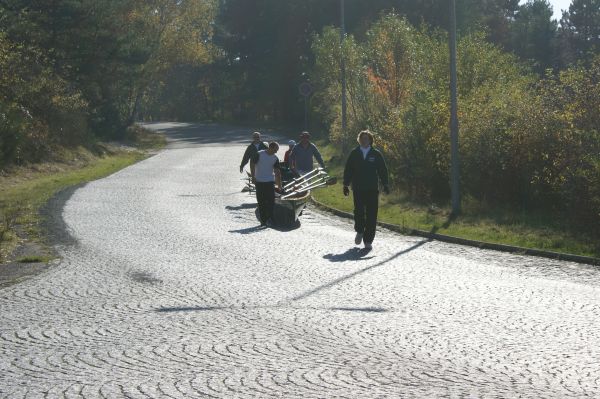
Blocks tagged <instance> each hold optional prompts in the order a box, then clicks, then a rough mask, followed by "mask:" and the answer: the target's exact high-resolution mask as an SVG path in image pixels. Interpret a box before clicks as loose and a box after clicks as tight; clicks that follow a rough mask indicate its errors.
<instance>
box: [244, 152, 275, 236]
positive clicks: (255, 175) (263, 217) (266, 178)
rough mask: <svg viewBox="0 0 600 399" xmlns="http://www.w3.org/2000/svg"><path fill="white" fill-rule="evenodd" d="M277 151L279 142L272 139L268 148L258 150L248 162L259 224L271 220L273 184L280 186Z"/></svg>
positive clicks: (268, 222)
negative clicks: (254, 191) (254, 189)
mask: <svg viewBox="0 0 600 399" xmlns="http://www.w3.org/2000/svg"><path fill="white" fill-rule="evenodd" d="M277 151H279V144H277V143H276V142H274V141H273V142H271V143H269V148H267V149H266V150H261V151H258V152H257V153H256V154H255V155H254V157H253V159H252V160H251V162H250V171H251V173H252V182H253V183H254V186H255V187H256V202H258V213H259V217H260V225H261V226H267V225H269V224H271V223H272V222H273V221H272V220H271V218H272V216H273V208H274V207H275V185H276V184H277V187H279V188H280V187H281V170H280V165H279V158H277V155H275V154H276V153H277Z"/></svg>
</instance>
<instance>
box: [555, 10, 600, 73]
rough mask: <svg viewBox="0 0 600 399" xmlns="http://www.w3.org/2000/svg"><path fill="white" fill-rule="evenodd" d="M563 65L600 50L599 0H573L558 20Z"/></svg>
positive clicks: (589, 57)
mask: <svg viewBox="0 0 600 399" xmlns="http://www.w3.org/2000/svg"><path fill="white" fill-rule="evenodd" d="M560 38H561V48H562V49H563V50H562V52H561V61H562V64H563V66H566V65H570V64H573V63H574V62H576V61H577V60H581V59H588V60H589V59H591V58H592V57H593V55H594V54H598V53H599V52H600V0H573V2H572V3H571V5H570V6H569V11H565V12H563V16H562V18H561V20H560Z"/></svg>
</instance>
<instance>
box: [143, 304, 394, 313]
mask: <svg viewBox="0 0 600 399" xmlns="http://www.w3.org/2000/svg"><path fill="white" fill-rule="evenodd" d="M242 309H244V310H257V309H296V310H306V309H314V310H333V311H338V312H354V313H385V312H389V311H390V309H385V308H378V307H370V306H367V307H362V308H359V307H331V308H303V307H297V306H296V307H294V306H286V305H272V306H269V305H266V306H261V305H258V306H186V307H171V308H157V309H154V312H157V313H180V312H211V311H218V310H242ZM392 310H393V309H392Z"/></svg>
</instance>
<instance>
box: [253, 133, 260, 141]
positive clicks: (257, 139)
mask: <svg viewBox="0 0 600 399" xmlns="http://www.w3.org/2000/svg"><path fill="white" fill-rule="evenodd" d="M252 141H254V142H255V143H258V142H259V141H260V133H259V132H254V133H252Z"/></svg>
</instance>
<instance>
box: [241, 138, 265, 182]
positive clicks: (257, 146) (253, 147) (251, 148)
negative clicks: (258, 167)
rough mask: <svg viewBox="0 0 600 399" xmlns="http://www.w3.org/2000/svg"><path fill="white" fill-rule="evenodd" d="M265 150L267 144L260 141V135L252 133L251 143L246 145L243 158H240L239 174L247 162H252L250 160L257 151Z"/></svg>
mask: <svg viewBox="0 0 600 399" xmlns="http://www.w3.org/2000/svg"><path fill="white" fill-rule="evenodd" d="M267 148H268V147H267V144H265V143H264V142H262V141H261V140H260V133H259V132H254V133H252V143H250V145H248V147H247V148H246V152H244V157H243V158H242V163H241V164H240V173H242V172H243V171H244V166H246V164H247V163H248V161H250V162H252V159H253V158H254V157H255V156H256V154H257V153H258V152H259V151H261V150H266V149H267Z"/></svg>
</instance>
